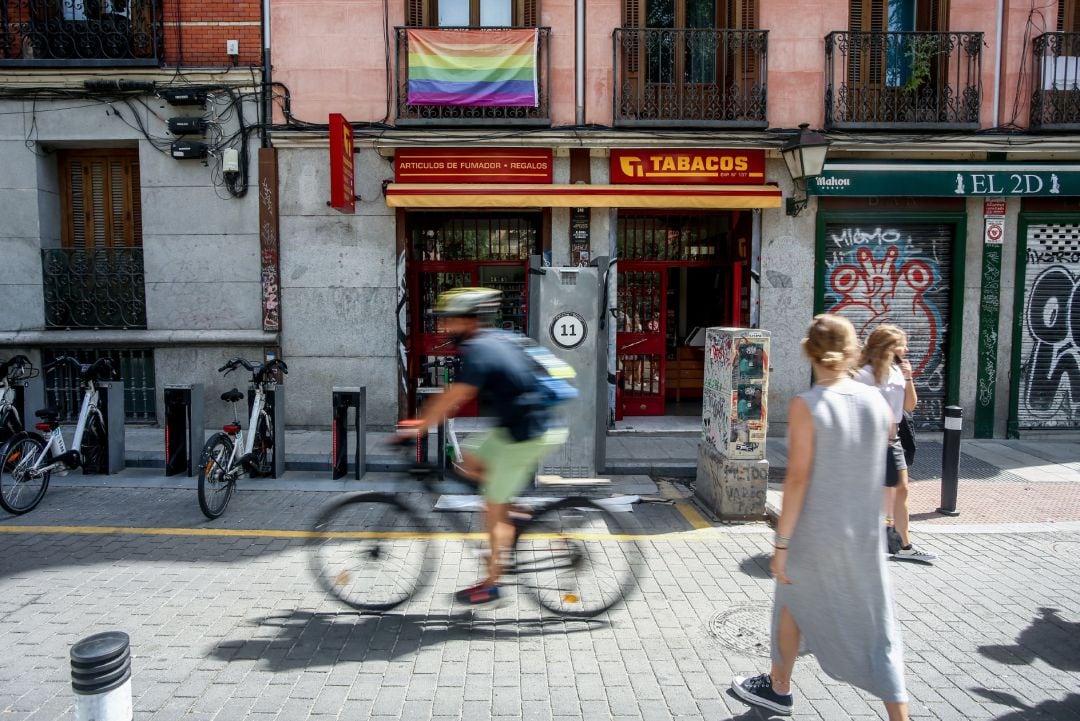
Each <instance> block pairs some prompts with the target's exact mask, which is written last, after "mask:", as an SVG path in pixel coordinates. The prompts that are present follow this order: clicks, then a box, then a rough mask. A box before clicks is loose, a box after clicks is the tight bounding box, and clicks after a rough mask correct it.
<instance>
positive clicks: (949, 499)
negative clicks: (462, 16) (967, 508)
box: [937, 406, 964, 516]
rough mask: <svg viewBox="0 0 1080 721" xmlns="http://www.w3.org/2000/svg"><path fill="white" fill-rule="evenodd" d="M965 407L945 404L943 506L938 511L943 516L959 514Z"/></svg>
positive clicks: (942, 452) (942, 468) (942, 466)
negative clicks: (957, 493) (961, 447)
mask: <svg viewBox="0 0 1080 721" xmlns="http://www.w3.org/2000/svg"><path fill="white" fill-rule="evenodd" d="M963 419H964V409H963V408H961V407H960V406H945V438H944V441H943V443H942V446H941V507H940V508H938V509H937V512H938V513H940V514H942V515H943V516H959V515H960V511H958V510H956V492H957V487H958V486H959V483H960V428H961V427H962V426H963Z"/></svg>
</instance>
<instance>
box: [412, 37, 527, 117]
mask: <svg viewBox="0 0 1080 721" xmlns="http://www.w3.org/2000/svg"><path fill="white" fill-rule="evenodd" d="M408 35H409V104H410V105H479V106H488V107H489V106H526V107H533V108H535V107H536V106H537V105H538V104H539V102H538V92H537V87H538V84H537V81H536V48H537V42H538V36H539V32H538V31H537V30H535V29H532V30H409V31H408Z"/></svg>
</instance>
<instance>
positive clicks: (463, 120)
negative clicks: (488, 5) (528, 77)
mask: <svg viewBox="0 0 1080 721" xmlns="http://www.w3.org/2000/svg"><path fill="white" fill-rule="evenodd" d="M395 29H396V30H397V69H396V73H395V76H396V86H397V124H398V125H532V126H540V127H543V126H548V125H551V106H550V94H551V53H550V47H551V28H536V30H538V31H539V37H538V39H537V58H536V82H537V99H538V105H537V106H536V107H535V108H534V107H528V106H483V105H412V104H410V103H409V35H408V32H409V30H436V31H437V30H478V31H484V30H510V29H514V28H508V27H482V28H446V27H443V28H435V27H428V28H416V27H409V28H404V27H398V28H395ZM516 29H522V28H516ZM530 29H532V28H530Z"/></svg>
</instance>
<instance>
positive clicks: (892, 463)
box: [885, 438, 907, 488]
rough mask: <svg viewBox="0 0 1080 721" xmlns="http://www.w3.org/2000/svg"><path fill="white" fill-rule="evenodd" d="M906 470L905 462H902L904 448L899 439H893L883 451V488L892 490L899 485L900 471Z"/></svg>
mask: <svg viewBox="0 0 1080 721" xmlns="http://www.w3.org/2000/svg"><path fill="white" fill-rule="evenodd" d="M906 470H907V461H906V460H904V446H903V445H901V444H900V439H899V438H895V439H893V442H892V443H890V444H889V446H888V447H887V448H886V449H885V486H886V487H887V488H894V487H896V485H897V484H898V483H900V471H906Z"/></svg>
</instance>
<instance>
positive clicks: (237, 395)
mask: <svg viewBox="0 0 1080 721" xmlns="http://www.w3.org/2000/svg"><path fill="white" fill-rule="evenodd" d="M243 398H244V394H243V393H241V392H240V391H238V390H236V389H235V388H233V389H232V390H231V391H225V392H224V393H222V394H221V400H223V401H228V402H229V403H236V402H237V401H239V400H243Z"/></svg>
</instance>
